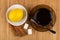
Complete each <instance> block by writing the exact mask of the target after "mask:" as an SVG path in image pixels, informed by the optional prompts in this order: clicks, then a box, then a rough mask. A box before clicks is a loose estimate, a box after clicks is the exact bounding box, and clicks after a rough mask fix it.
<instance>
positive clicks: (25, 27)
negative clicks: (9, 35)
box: [24, 23, 32, 35]
mask: <svg viewBox="0 0 60 40" xmlns="http://www.w3.org/2000/svg"><path fill="white" fill-rule="evenodd" d="M28 27H29V24H27V23H25V24H24V29H28ZM30 34H32V29H28V35H30Z"/></svg>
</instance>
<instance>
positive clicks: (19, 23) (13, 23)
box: [6, 4, 28, 26]
mask: <svg viewBox="0 0 60 40" xmlns="http://www.w3.org/2000/svg"><path fill="white" fill-rule="evenodd" d="M14 8H19V9H22V10H24V11H25V15H24V17H23V19H22V20H20V21H19V22H12V21H10V20H9V19H8V12H9V11H10V10H12V9H14ZM27 17H28V15H27V10H26V9H25V7H24V6H22V5H20V4H14V5H12V6H11V7H9V8H8V9H7V12H6V20H7V22H8V23H9V24H11V25H13V26H20V25H23V24H24V23H25V22H26V21H27Z"/></svg>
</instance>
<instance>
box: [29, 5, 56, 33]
mask: <svg viewBox="0 0 60 40" xmlns="http://www.w3.org/2000/svg"><path fill="white" fill-rule="evenodd" d="M30 13H31V16H32V17H31V21H32V22H33V23H35V25H38V26H37V27H33V28H35V29H37V30H38V29H39V28H41V27H42V28H45V29H47V30H49V31H51V32H53V33H56V32H55V31H53V30H51V29H50V27H53V25H54V24H55V19H56V18H55V14H54V11H53V9H52V8H51V7H49V6H47V5H38V6H36V7H34V8H33V9H32V10H31V12H30ZM49 26H50V27H49ZM38 31H39V30H38Z"/></svg>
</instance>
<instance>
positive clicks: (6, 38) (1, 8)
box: [0, 0, 60, 40]
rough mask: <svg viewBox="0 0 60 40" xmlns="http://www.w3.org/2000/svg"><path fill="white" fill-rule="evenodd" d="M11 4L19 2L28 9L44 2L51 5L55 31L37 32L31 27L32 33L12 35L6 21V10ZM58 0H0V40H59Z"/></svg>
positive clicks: (59, 12)
mask: <svg viewBox="0 0 60 40" xmlns="http://www.w3.org/2000/svg"><path fill="white" fill-rule="evenodd" d="M13 4H21V5H23V6H25V7H26V8H27V10H28V11H29V10H30V9H31V8H33V7H34V6H36V5H39V4H46V5H49V6H50V7H52V8H53V9H54V11H55V14H56V18H57V19H56V23H55V25H54V27H53V30H55V31H56V32H57V33H56V34H52V33H50V32H49V31H47V32H38V31H36V30H34V29H33V34H32V35H26V36H23V37H19V36H14V34H13V32H12V30H11V29H10V27H9V24H8V23H7V21H6V18H5V15H6V10H7V8H9V7H10V6H11V5H13ZM59 7H60V0H0V40H60V38H59V37H60V27H59V24H60V21H59V20H60V18H59V17H60V8H59Z"/></svg>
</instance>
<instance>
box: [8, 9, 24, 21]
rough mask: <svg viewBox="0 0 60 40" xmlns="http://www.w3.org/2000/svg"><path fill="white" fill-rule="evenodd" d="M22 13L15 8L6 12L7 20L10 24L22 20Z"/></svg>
mask: <svg viewBox="0 0 60 40" xmlns="http://www.w3.org/2000/svg"><path fill="white" fill-rule="evenodd" d="M23 13H24V11H23V10H22V9H19V8H15V9H13V10H10V11H9V12H8V18H9V20H10V21H12V22H18V21H20V20H22V18H23Z"/></svg>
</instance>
